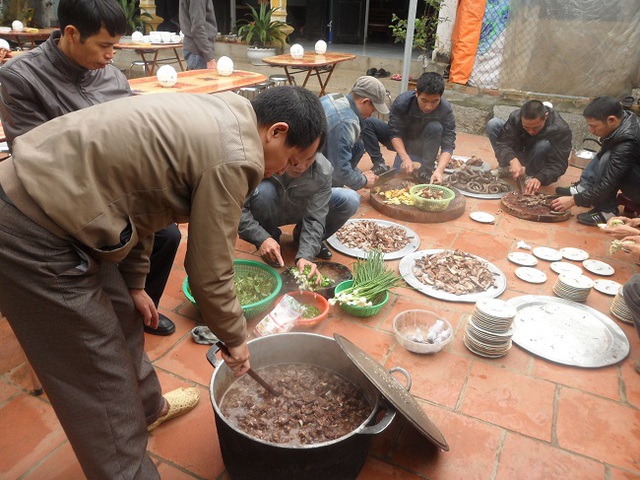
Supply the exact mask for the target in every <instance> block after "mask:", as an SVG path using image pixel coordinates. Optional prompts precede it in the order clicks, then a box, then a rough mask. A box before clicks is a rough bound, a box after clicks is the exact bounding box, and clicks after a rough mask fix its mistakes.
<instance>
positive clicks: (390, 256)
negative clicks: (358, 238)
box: [327, 218, 420, 260]
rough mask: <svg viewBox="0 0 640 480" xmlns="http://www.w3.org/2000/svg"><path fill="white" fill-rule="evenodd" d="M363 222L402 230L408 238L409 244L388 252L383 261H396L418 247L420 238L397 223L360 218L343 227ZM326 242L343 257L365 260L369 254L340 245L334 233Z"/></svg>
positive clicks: (349, 221)
mask: <svg viewBox="0 0 640 480" xmlns="http://www.w3.org/2000/svg"><path fill="white" fill-rule="evenodd" d="M364 221H369V222H375V223H377V224H378V225H380V226H382V227H399V228H402V229H403V230H404V231H405V232H406V234H407V237H409V243H407V244H406V245H405V246H404V247H403V248H402V249H400V250H396V251H395V252H389V253H385V254H383V255H382V258H383V259H385V260H397V259H398V258H402V257H404V256H405V255H407V254H409V253H411V252H415V251H416V250H417V249H418V247H419V246H420V237H419V236H418V234H417V233H416V232H414V231H413V230H411V229H410V228H408V227H405V226H404V225H400V224H399V223H394V222H389V221H387V220H378V219H375V218H361V219H357V220H348V221H347V223H345V225H348V224H350V223H354V222H364ZM327 242H328V243H329V245H331V246H332V247H333V248H335V249H336V250H337V251H338V252H340V253H343V254H345V255H349V256H350V257H356V258H367V255H368V254H369V251H368V250H363V249H362V248H350V247H347V246H346V245H345V244H344V243H342V242H341V241H340V240H339V239H338V237H337V236H336V234H335V233H334V234H333V235H331V236H330V237H329V238H328V239H327Z"/></svg>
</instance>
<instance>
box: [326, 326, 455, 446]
mask: <svg viewBox="0 0 640 480" xmlns="http://www.w3.org/2000/svg"><path fill="white" fill-rule="evenodd" d="M333 338H335V340H336V342H338V345H339V346H340V348H341V349H342V351H343V352H344V353H346V354H347V356H348V357H349V359H350V360H351V361H352V362H353V363H354V364H355V365H356V366H357V367H358V369H359V370H360V371H361V372H362V373H363V374H364V375H365V376H366V377H367V378H368V379H369V380H370V381H371V383H373V384H374V385H375V387H376V388H377V389H378V390H379V391H380V393H382V395H383V396H384V398H386V399H387V400H388V401H389V402H391V404H392V405H393V406H394V407H395V408H396V409H397V410H398V412H399V413H400V414H401V415H402V416H403V417H405V418H406V419H407V420H409V422H410V423H411V424H412V425H413V426H414V427H415V428H417V429H418V431H419V432H420V433H421V434H422V435H423V436H425V437H426V438H427V439H428V440H429V441H431V442H432V443H434V444H436V445H437V446H438V447H440V448H441V449H443V450H445V451H449V444H448V443H447V441H446V440H445V438H444V435H442V432H440V430H438V427H436V426H435V425H434V423H433V422H432V421H431V420H429V417H427V414H426V413H425V412H424V410H422V407H420V405H419V404H418V402H417V401H416V399H415V398H413V395H411V393H409V391H408V390H407V389H405V388H404V387H403V386H402V385H400V383H398V382H397V381H396V379H395V378H393V377H392V376H391V374H390V373H389V372H388V371H387V370H385V368H384V367H383V366H382V365H380V363H379V362H378V361H377V360H376V359H374V358H373V357H371V356H370V355H369V354H368V353H366V352H364V351H363V350H361V349H360V348H358V347H357V346H355V345H354V344H353V343H351V342H350V341H349V340H347V339H346V338H345V337H343V336H342V335H340V334H337V333H334V334H333Z"/></svg>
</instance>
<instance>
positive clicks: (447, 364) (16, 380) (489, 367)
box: [0, 134, 640, 480]
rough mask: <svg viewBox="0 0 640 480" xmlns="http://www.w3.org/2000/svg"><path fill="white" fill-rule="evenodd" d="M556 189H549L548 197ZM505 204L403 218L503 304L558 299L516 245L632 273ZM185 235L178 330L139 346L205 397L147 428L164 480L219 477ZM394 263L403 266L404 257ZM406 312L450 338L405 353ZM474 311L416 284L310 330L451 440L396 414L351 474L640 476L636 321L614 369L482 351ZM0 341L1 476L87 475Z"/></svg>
mask: <svg viewBox="0 0 640 480" xmlns="http://www.w3.org/2000/svg"><path fill="white" fill-rule="evenodd" d="M457 143H458V149H457V150H456V153H457V154H459V155H471V154H475V155H478V156H480V157H482V158H484V159H489V161H490V163H495V160H493V155H492V153H491V149H490V146H489V142H488V140H487V139H486V138H485V137H479V136H473V135H467V134H459V135H458V142H457ZM390 161H391V155H390V154H389V155H388V162H390ZM578 175H579V170H577V169H575V168H573V167H570V169H569V171H568V172H567V174H566V175H565V176H564V177H563V179H562V182H561V184H563V185H564V184H567V182H569V181H572V180H575V179H577V177H578ZM554 186H555V185H554ZM554 186H551V187H547V188H546V189H545V191H548V192H552V190H553V187H554ZM362 195H363V199H362V206H361V208H360V210H359V212H358V213H357V218H387V217H385V216H384V215H381V214H380V213H378V212H377V211H376V210H374V209H373V208H372V207H371V206H370V204H369V201H368V193H367V192H364V191H363V192H362ZM499 210H500V203H499V201H494V200H492V201H486V200H485V201H482V200H477V199H472V198H467V199H466V212H465V214H464V215H463V216H462V217H460V218H459V219H457V220H454V221H451V222H447V223H440V224H411V225H410V227H411V228H412V229H413V230H414V231H416V232H417V233H418V234H419V236H420V238H421V245H420V249H427V248H459V249H462V250H464V251H467V252H469V253H473V254H476V255H479V256H481V257H483V258H485V259H487V260H489V261H491V262H493V263H494V264H495V265H497V266H498V267H499V268H500V269H502V271H503V272H504V273H505V275H506V277H507V290H506V292H505V293H504V294H502V296H501V297H500V298H503V299H509V298H513V297H515V296H519V295H523V294H540V295H553V293H552V286H553V284H554V282H555V278H556V274H555V273H553V272H552V271H551V270H550V269H549V266H548V265H549V264H548V262H543V261H541V262H540V263H539V264H538V268H541V269H542V270H544V271H545V273H546V274H547V276H548V280H547V282H546V283H544V284H541V285H532V284H528V283H525V282H523V281H521V280H519V279H518V278H517V277H516V276H515V275H514V270H515V268H516V266H515V265H514V264H512V263H510V262H509V261H508V260H507V254H508V253H509V252H511V251H514V250H516V244H517V242H518V241H519V240H525V241H526V242H527V243H528V244H529V245H531V246H533V247H535V246H541V245H546V246H550V247H555V248H561V247H568V246H572V247H579V248H582V249H585V250H587V251H588V252H589V253H590V255H591V257H592V258H597V259H601V260H604V261H607V262H608V263H610V264H611V265H612V266H614V268H615V269H616V273H615V275H614V276H613V277H611V278H612V279H614V280H617V281H618V282H620V283H624V282H625V281H626V280H627V279H628V278H629V277H630V276H631V275H632V274H633V273H635V272H636V271H637V270H638V267H637V265H636V261H637V259H635V258H632V257H631V256H630V255H628V254H626V253H623V252H620V253H617V254H615V256H613V257H611V256H609V254H608V244H609V242H608V238H606V237H605V235H604V234H602V233H600V231H599V230H598V229H596V228H593V227H586V226H582V225H580V224H578V223H577V222H576V220H575V218H571V219H570V220H568V221H566V222H561V223H554V224H548V223H534V222H528V221H525V220H520V219H518V218H514V217H512V216H509V215H507V214H506V213H503V212H500V211H499ZM473 211H485V212H489V213H492V214H494V215H497V221H496V222H495V224H494V225H490V224H489V225H486V224H479V223H476V222H473V221H472V220H471V219H470V218H469V215H468V214H469V213H471V212H473ZM575 213H579V211H578V210H576V211H575V212H574V214H575ZM390 220H393V221H396V222H398V223H402V224H406V222H402V221H397V220H394V219H390ZM182 231H183V244H182V248H181V249H180V251H179V254H178V257H177V259H176V262H175V265H174V270H173V272H172V276H171V279H170V283H169V285H168V288H167V290H166V292H165V295H164V297H163V301H162V304H161V310H162V311H163V313H165V314H167V315H168V316H169V317H171V318H172V319H173V320H174V321H175V322H176V325H177V331H176V333H175V334H173V335H171V336H169V337H157V336H147V351H148V353H149V356H150V357H151V359H152V360H153V361H154V363H155V366H156V367H157V370H158V372H159V375H160V379H161V382H162V384H163V387H164V389H165V390H171V389H173V388H176V387H178V386H182V385H185V384H189V385H195V386H197V387H198V388H200V389H201V393H202V398H201V401H200V403H199V404H198V406H197V408H196V409H195V411H193V412H192V413H190V414H189V415H186V416H184V417H181V418H179V419H176V420H174V421H172V422H170V423H167V424H165V425H163V426H162V427H161V428H159V429H157V430H156V431H154V432H153V434H152V435H151V436H150V439H149V452H150V454H151V456H152V458H153V459H154V460H155V461H156V463H157V465H158V467H159V470H160V472H161V474H162V476H163V478H165V479H169V480H173V479H176V480H183V479H193V478H197V479H227V478H229V477H228V475H227V474H226V472H225V469H224V464H223V462H222V458H221V455H220V449H219V446H218V440H217V435H216V428H215V425H214V419H213V411H212V408H211V404H210V402H209V399H208V384H209V380H210V377H211V373H212V368H211V367H210V365H209V363H208V362H207V360H206V359H205V353H206V351H207V347H206V346H202V345H198V344H196V343H194V342H193V341H192V339H191V336H190V335H189V331H190V330H191V328H192V327H193V326H194V325H195V321H196V320H197V318H198V313H197V310H196V309H195V308H194V307H193V306H192V305H191V304H190V303H189V302H188V301H187V300H186V299H185V297H184V296H183V294H182V291H181V283H182V280H183V278H184V277H185V270H184V267H183V259H184V254H185V248H186V237H187V227H186V225H183V226H182ZM286 231H287V232H290V229H287V230H286ZM283 246H284V248H285V253H286V255H285V257H286V260H287V262H288V263H289V264H291V262H292V259H293V255H294V251H293V247H292V245H291V243H290V237H289V236H287V235H285V236H283ZM254 255H255V251H254V248H253V247H252V246H251V245H249V244H246V243H244V242H241V241H239V242H238V245H237V256H238V257H244V258H256V257H254ZM333 259H334V260H336V261H339V262H343V263H345V264H347V265H350V264H351V262H352V261H353V259H351V258H349V257H345V256H343V255H341V254H339V253H337V252H334V257H333ZM391 263H392V265H394V266H397V263H398V262H397V261H396V262H391ZM589 276H591V277H592V278H593V277H594V275H589ZM611 301H612V297H609V296H605V295H604V294H601V293H599V292H597V291H593V292H591V294H590V295H589V297H588V300H587V302H586V303H587V305H589V306H591V307H593V308H595V309H597V310H599V311H601V312H603V313H605V314H608V311H609V306H610V304H611ZM409 308H427V309H430V310H433V311H435V312H438V313H441V314H442V315H443V316H445V317H446V318H447V319H449V321H450V322H451V323H452V325H453V326H454V329H455V339H454V341H453V342H451V343H450V344H449V345H448V346H447V347H446V348H445V350H444V351H442V352H440V353H438V354H435V355H426V356H421V355H415V354H411V353H409V352H407V351H405V350H404V349H403V348H402V347H400V346H399V345H398V344H397V343H396V342H395V340H394V337H393V333H392V328H391V322H392V319H393V318H394V316H395V315H396V314H397V313H398V312H401V311H403V310H406V309H409ZM472 309H473V304H466V303H449V302H443V301H439V300H434V299H432V298H430V297H426V296H424V295H423V294H421V293H418V292H416V291H414V290H412V289H397V290H396V291H394V293H393V295H392V298H391V300H390V301H389V303H388V304H387V305H386V306H385V308H384V309H383V310H382V311H381V312H380V313H379V314H378V315H376V316H374V317H370V318H364V319H361V318H356V317H351V316H348V315H346V314H344V313H343V312H342V311H341V310H340V309H339V308H337V307H333V309H332V311H331V313H330V315H329V318H328V319H327V320H326V321H324V323H322V324H321V325H319V326H318V327H317V328H316V329H315V330H314V331H315V332H316V333H319V334H323V335H328V336H331V335H332V334H333V333H334V332H339V333H340V334H342V335H344V336H346V337H347V338H349V339H351V340H352V341H353V342H354V343H356V344H357V345H358V346H360V347H361V348H362V349H364V350H366V351H367V352H368V353H369V354H371V355H372V356H374V357H375V358H376V359H378V360H379V361H380V362H381V363H383V364H384V365H385V366H386V367H387V368H391V367H393V366H401V367H404V368H405V369H407V370H408V371H409V372H410V373H411V375H412V377H413V388H412V393H413V394H414V395H415V397H416V398H417V399H418V402H419V403H420V405H421V406H422V407H423V408H424V410H425V411H426V412H427V414H428V415H429V417H430V418H431V419H432V420H433V422H434V423H435V424H436V425H438V426H439V428H440V430H441V431H442V432H443V434H444V436H445V437H446V439H447V441H448V443H449V445H450V448H451V450H450V451H449V452H440V451H438V450H437V449H436V448H434V447H433V446H431V444H429V443H428V442H427V441H426V440H425V439H424V438H422V437H421V436H420V435H419V434H417V433H416V432H415V431H414V430H413V428H411V427H410V426H408V425H407V424H406V423H403V422H401V421H399V420H398V419H396V420H395V421H394V423H393V424H392V426H391V428H389V429H387V431H385V432H384V433H382V434H381V435H379V436H377V437H376V438H375V439H374V441H373V447H372V449H371V452H370V455H369V458H368V460H367V462H366V464H365V466H364V468H363V470H362V473H361V474H360V476H359V477H358V478H359V479H360V480H390V479H407V480H418V479H432V480H458V479H460V480H463V479H464V480H476V479H477V480H519V479H523V480H525V479H526V480H552V479H562V480H570V479H575V480H590V479H594V480H596V479H597V480H623V479H627V480H631V479H640V375H638V374H636V373H635V372H634V370H633V361H634V360H635V359H638V358H640V341H639V340H638V336H637V335H636V333H635V331H634V330H633V328H632V327H631V326H630V325H628V324H624V323H621V322H619V321H616V322H617V323H618V324H619V325H620V327H621V328H622V330H623V331H624V332H625V334H626V335H627V337H628V338H629V342H630V344H631V352H630V355H629V357H628V358H627V359H625V360H624V361H622V362H620V363H619V364H617V365H615V366H611V367H606V368H600V369H580V368H571V367H566V366H562V365H557V364H553V363H550V362H548V361H546V360H543V359H541V358H538V357H535V356H533V355H531V354H529V353H528V352H527V351H524V350H522V349H521V348H519V347H518V346H516V345H514V346H513V348H512V349H511V350H510V351H509V353H508V354H507V355H506V356H505V357H503V358H500V359H497V360H490V359H485V358H482V357H479V356H476V355H474V354H473V353H471V352H470V351H469V350H468V349H467V348H466V347H465V346H464V344H463V341H462V338H463V334H464V318H465V316H466V315H468V314H469V313H471V311H472ZM256 321H257V320H254V321H253V322H251V323H252V325H253V324H255V322H256ZM0 345H1V348H0V479H8V480H13V479H25V480H27V479H28V480H36V479H43V480H75V479H82V478H84V477H83V475H82V473H81V470H80V468H79V465H78V463H77V461H76V460H75V457H74V455H73V452H72V450H71V448H70V446H69V443H68V441H67V440H66V437H65V434H64V433H63V431H62V430H61V428H60V425H59V424H58V421H57V420H56V417H55V415H54V413H53V411H52V409H51V407H50V406H49V404H48V402H47V398H46V396H42V397H33V396H32V395H30V394H29V392H28V388H29V382H28V376H27V370H26V368H25V365H24V359H23V357H22V356H21V350H20V348H19V346H18V344H17V342H16V340H15V337H14V336H13V334H12V332H11V329H10V327H9V325H8V323H7V321H6V320H4V319H2V320H0ZM256 480H259V479H256ZM327 480H331V479H327Z"/></svg>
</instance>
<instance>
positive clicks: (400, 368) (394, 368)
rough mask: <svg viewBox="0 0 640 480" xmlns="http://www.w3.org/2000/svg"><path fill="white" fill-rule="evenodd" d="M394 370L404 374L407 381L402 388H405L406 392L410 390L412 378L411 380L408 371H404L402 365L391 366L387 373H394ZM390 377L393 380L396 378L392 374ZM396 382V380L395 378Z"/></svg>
mask: <svg viewBox="0 0 640 480" xmlns="http://www.w3.org/2000/svg"><path fill="white" fill-rule="evenodd" d="M394 372H400V373H401V374H402V375H403V376H404V378H405V380H406V381H407V384H406V385H405V387H404V388H405V389H406V390H407V392H408V391H409V390H411V385H413V382H412V380H411V375H409V372H407V371H406V370H405V369H404V368H402V367H393V368H391V369H390V370H389V373H394ZM391 377H392V378H393V379H394V380H396V377H394V376H393V375H391ZM396 382H397V380H396ZM398 383H400V382H398Z"/></svg>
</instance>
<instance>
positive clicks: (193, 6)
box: [180, 0, 218, 70]
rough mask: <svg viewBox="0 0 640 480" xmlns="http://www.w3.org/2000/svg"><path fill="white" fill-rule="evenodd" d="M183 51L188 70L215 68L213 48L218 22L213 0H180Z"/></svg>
mask: <svg viewBox="0 0 640 480" xmlns="http://www.w3.org/2000/svg"><path fill="white" fill-rule="evenodd" d="M180 28H181V29H182V33H183V34H184V44H183V47H182V49H183V53H184V59H185V60H186V62H187V68H188V69H189V70H204V69H205V68H216V53H215V49H214V45H215V40H216V35H217V34H218V22H217V21H216V12H215V11H214V10H213V0H180Z"/></svg>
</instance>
